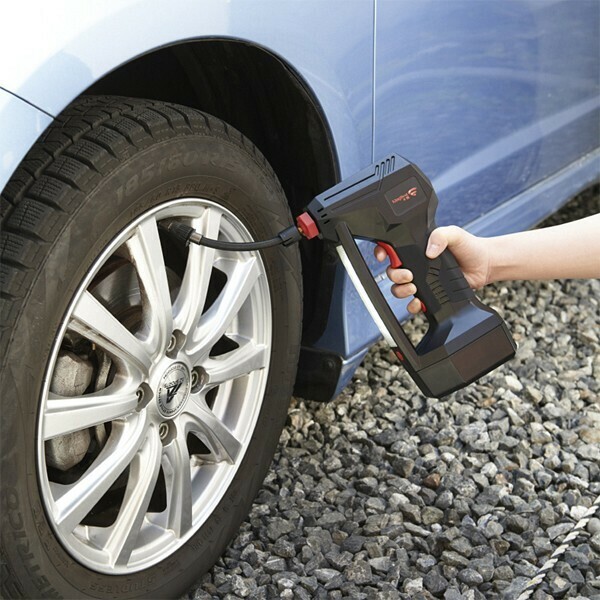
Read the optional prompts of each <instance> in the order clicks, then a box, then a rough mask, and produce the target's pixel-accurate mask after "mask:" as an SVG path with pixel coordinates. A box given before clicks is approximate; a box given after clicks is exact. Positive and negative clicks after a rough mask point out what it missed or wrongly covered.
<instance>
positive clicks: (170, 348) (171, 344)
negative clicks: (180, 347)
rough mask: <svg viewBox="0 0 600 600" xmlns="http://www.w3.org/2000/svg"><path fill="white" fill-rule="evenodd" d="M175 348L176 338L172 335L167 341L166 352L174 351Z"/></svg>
mask: <svg viewBox="0 0 600 600" xmlns="http://www.w3.org/2000/svg"><path fill="white" fill-rule="evenodd" d="M176 346H177V338H176V337H175V335H172V336H171V339H170V340H169V345H168V346H167V352H173V350H175V347H176Z"/></svg>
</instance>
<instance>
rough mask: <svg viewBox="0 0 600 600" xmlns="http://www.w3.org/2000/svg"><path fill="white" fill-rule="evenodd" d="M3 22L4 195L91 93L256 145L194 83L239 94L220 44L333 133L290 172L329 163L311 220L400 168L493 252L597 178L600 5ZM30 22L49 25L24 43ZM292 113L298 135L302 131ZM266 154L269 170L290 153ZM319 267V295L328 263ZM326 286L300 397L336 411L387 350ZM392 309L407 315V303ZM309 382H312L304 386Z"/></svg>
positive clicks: (219, 5) (67, 14)
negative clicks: (417, 172) (330, 189)
mask: <svg viewBox="0 0 600 600" xmlns="http://www.w3.org/2000/svg"><path fill="white" fill-rule="evenodd" d="M3 12H4V13H5V18H4V19H3V27H2V29H3V30H2V36H1V42H0V43H1V44H2V55H3V56H9V55H11V54H12V53H15V52H16V54H17V56H18V60H10V61H4V62H3V65H2V68H0V94H1V95H0V99H1V100H0V127H1V128H2V135H1V136H0V139H1V140H2V142H1V143H2V147H1V148H0V155H1V156H2V161H1V169H2V170H1V171H0V188H2V187H3V186H4V184H5V183H6V182H7V180H8V178H9V177H10V175H11V173H12V172H13V170H14V169H15V168H16V166H17V165H18V163H19V161H20V159H21V158H22V157H23V156H24V155H25V153H26V152H27V150H28V149H29V147H30V146H31V145H32V144H33V142H34V141H35V139H36V138H37V137H38V136H39V134H40V133H41V132H42V131H43V130H44V128H45V127H46V126H47V125H48V124H49V123H50V122H51V121H52V118H53V117H54V116H56V115H57V114H58V113H60V111H61V110H62V109H63V108H64V107H65V106H66V105H67V104H68V103H69V102H71V101H72V100H73V99H74V98H76V97H77V96H78V95H80V94H82V93H83V92H85V91H86V90H88V91H89V90H90V89H91V90H94V91H96V90H99V91H110V92H111V93H117V94H120V95H136V93H140V94H143V93H146V92H149V93H151V94H153V95H152V97H158V98H161V99H162V98H166V99H174V100H179V99H180V98H181V97H182V96H185V95H187V98H186V100H187V102H189V103H192V104H193V105H195V106H199V107H200V108H206V109H207V110H208V112H212V113H213V114H214V113H217V116H220V114H219V113H223V116H224V117H226V118H229V120H230V122H233V124H234V125H236V126H237V127H238V128H239V129H241V131H242V132H245V130H247V129H252V126H249V125H248V124H247V123H245V122H244V119H246V120H247V119H248V118H252V117H241V116H239V115H238V116H237V118H235V117H234V118H232V115H231V111H232V110H237V108H238V107H237V106H236V107H229V108H226V107H221V108H219V107H218V106H215V105H214V104H215V101H214V99H211V98H209V97H208V96H210V94H208V93H205V94H203V92H202V91H201V90H199V89H198V85H199V84H198V83H197V82H196V83H195V82H194V80H193V78H194V74H196V75H197V76H198V79H199V80H201V79H202V77H207V76H208V77H212V78H213V83H214V85H215V87H217V86H218V85H225V84H221V83H219V82H218V81H217V80H218V78H219V77H222V76H223V73H222V72H219V73H217V72H216V71H215V72H213V71H210V73H209V72H208V71H207V72H205V73H201V71H202V68H203V67H202V54H203V53H204V52H203V50H204V48H203V45H211V49H210V51H208V52H206V59H207V60H208V61H218V60H223V57H221V56H219V50H218V46H219V44H221V47H223V45H224V44H225V45H229V47H228V49H227V51H228V52H229V54H227V53H226V56H225V57H224V60H225V61H227V60H228V61H229V62H230V65H226V64H222V65H221V68H222V69H227V68H230V69H235V68H238V69H245V68H246V63H247V62H248V61H252V60H253V58H254V57H253V56H248V57H244V58H243V59H242V58H239V57H238V56H235V55H236V52H237V51H238V50H239V49H241V48H242V47H243V48H246V49H247V48H248V47H250V48H252V51H253V52H255V53H256V54H257V56H258V55H260V57H261V59H263V60H264V61H265V62H272V61H276V62H277V64H278V65H279V66H280V68H279V70H278V71H273V70H272V69H274V67H273V66H272V65H270V64H269V66H266V65H265V64H259V63H258V61H257V62H256V67H255V68H256V72H255V73H254V76H255V77H256V78H258V79H260V78H261V77H264V78H265V79H268V78H270V77H278V78H284V77H287V78H289V80H290V81H291V82H292V83H291V84H292V85H294V86H302V88H303V93H304V94H305V95H306V98H305V99H304V102H306V103H309V102H310V103H311V104H312V110H313V112H314V118H315V119H318V120H320V121H321V122H320V129H321V132H320V136H321V137H322V138H323V139H321V140H319V143H321V144H327V145H328V146H329V147H328V148H327V149H325V148H320V149H319V150H316V149H314V148H302V149H301V150H297V151H296V155H293V153H292V152H289V151H288V155H289V156H288V157H287V160H288V161H291V160H302V158H303V157H302V155H301V152H302V151H306V152H311V153H312V154H313V155H314V154H315V153H316V152H319V154H318V155H316V156H315V158H314V159H313V160H314V161H315V162H318V161H323V162H324V163H327V164H323V165H321V171H322V173H321V174H320V176H318V177H314V176H313V181H312V182H310V183H311V185H312V187H311V186H309V185H307V186H306V187H307V189H306V190H303V191H302V192H303V193H302V192H296V193H295V194H294V196H296V197H295V198H294V199H293V209H294V210H296V211H297V210H299V209H300V208H301V205H302V204H303V203H306V202H307V201H308V200H310V194H311V193H315V192H320V191H323V187H324V186H326V185H330V184H333V183H335V182H336V180H339V179H341V178H344V177H346V176H349V175H351V174H353V173H354V172H356V171H358V170H360V169H361V168H363V167H365V166H366V165H368V164H370V163H372V162H374V161H375V160H377V158H379V157H382V156H385V155H386V154H388V153H390V152H398V153H399V154H401V155H403V156H405V157H407V158H408V159H409V160H411V161H413V162H415V163H416V164H418V165H419V166H420V167H421V168H422V170H423V171H424V172H425V173H426V174H427V175H428V176H429V177H430V179H432V181H433V183H434V186H435V188H436V190H437V193H438V196H439V198H440V201H441V202H440V208H439V212H438V223H439V224H449V223H455V224H459V225H462V226H466V227H467V228H468V229H470V230H471V231H473V232H475V233H479V234H483V235H489V234H495V233H502V232H509V231H515V230H519V229H524V228H528V227H531V226H532V225H534V224H536V223H537V222H539V221H540V220H541V219H542V218H543V217H545V216H546V215H548V214H549V213H551V212H553V211H554V210H556V209H557V208H558V207H559V206H560V205H561V204H562V203H564V202H565V201H566V200H567V199H568V198H570V197H571V196H572V195H573V194H574V193H576V192H577V191H579V190H580V189H583V188H585V187H586V186H588V185H589V184H590V183H591V182H592V181H593V180H594V179H595V178H596V177H597V175H598V147H597V146H598V139H599V133H598V111H599V102H600V100H599V95H598V86H599V83H598V52H597V39H598V20H599V14H598V4H597V3H596V2H594V1H593V0H591V1H590V2H584V1H580V2H577V3H575V4H574V3H569V2H545V3H540V2H536V1H535V0H533V1H527V0H522V1H518V2H499V3H494V4H493V5H490V4H488V3H483V2H477V3H473V2H469V1H465V2H453V3H451V4H449V3H442V2H436V1H433V2H414V3H413V2H398V1H395V0H378V1H377V2H373V1H372V0H364V1H358V2H349V3H342V2H325V3H324V2H320V1H317V0H314V1H306V2H302V3H285V2H283V3H281V2H270V1H259V2H252V3H246V2H239V3H238V2H233V3H226V2H221V1H219V0H216V1H208V2H202V3H197V2H192V1H190V2H185V1H184V2H179V3H177V7H176V8H175V7H169V9H166V8H165V4H164V3H163V2H153V1H149V0H144V1H141V2H106V3H102V5H98V6H95V7H94V8H93V9H91V8H90V7H89V6H87V5H81V4H78V3H76V2H62V3H59V4H58V5H56V4H53V5H49V6H38V5H34V6H32V7H30V6H29V5H28V4H27V3H22V4H19V5H18V6H14V7H11V8H9V9H7V8H5V9H4V11H3ZM28 12H34V13H35V18H34V19H32V20H31V21H30V22H29V23H28V25H27V27H26V28H25V30H23V27H22V26H21V25H20V24H21V23H24V22H26V20H27V16H26V15H27V13H28ZM157 15H159V17H157ZM316 15H319V17H318V18H315V16H316ZM282 24H286V26H282ZM290 25H292V26H290ZM108 31H110V32H111V33H110V38H107V35H106V32H108ZM132 31H137V32H138V34H136V35H132ZM565 32H568V34H567V36H568V39H569V43H568V44H565V42H564V39H565ZM205 48H206V49H208V46H205ZM20 49H24V50H23V51H21V50H20ZM267 57H268V59H267ZM174 65H176V66H177V68H178V70H179V72H177V73H174V71H175V70H176V69H175V66H174ZM161 68H162V69H163V71H162V72H161ZM204 68H206V67H204ZM261 70H262V72H261ZM149 71H152V72H149ZM169 77H171V78H172V79H171V80H169ZM151 80H153V81H151ZM271 84H272V82H268V81H264V82H263V85H271ZM177 85H180V86H181V88H182V89H179V90H178V89H176V88H177ZM236 85H239V82H238V83H237V84H236ZM136 87H137V90H136ZM183 88H185V90H184V89H183ZM261 94H263V95H264V94H266V95H268V96H270V98H269V101H270V102H273V103H275V102H281V101H283V102H285V98H284V97H283V95H282V92H281V90H277V89H276V87H274V88H273V89H272V90H262V91H261V92H259V91H256V90H254V91H253V95H254V96H255V98H254V99H253V102H255V105H254V106H252V108H251V109H250V108H247V109H246V112H247V111H250V110H254V111H256V114H255V115H254V116H255V118H256V119H265V123H263V124H262V126H263V127H264V126H267V127H268V126H269V124H268V123H267V122H266V119H267V118H269V111H270V112H271V113H272V111H273V109H267V108H264V107H261V106H260V105H256V102H258V99H260V97H261V96H260V95H261ZM271 94H273V95H272V96H271ZM278 94H279V97H278ZM190 99H191V100H190ZM263 99H264V98H263ZM184 103H185V101H184ZM217 104H218V103H217ZM294 108H295V109H296V110H302V109H303V107H302V105H300V104H299V105H298V106H296V107H294ZM294 108H291V110H289V112H288V114H287V115H286V118H288V119H290V120H293V119H294V118H295V115H294ZM255 127H256V126H254V128H255ZM252 133H253V131H249V135H250V137H251V139H252V137H253V136H252ZM283 135H287V132H285V133H284V134H283ZM325 138H326V139H325ZM257 143H258V142H257ZM288 143H292V144H293V143H294V140H293V139H291V141H290V139H289V138H288V139H287V140H286V139H280V140H277V141H276V142H273V141H271V142H268V141H265V146H267V145H269V144H270V145H271V146H272V147H273V148H274V147H276V146H277V147H279V148H278V149H279V150H281V151H282V152H283V153H284V154H285V153H286V150H285V146H286V145H287V144H288ZM259 146H260V144H259ZM268 150H269V148H267V150H266V151H265V150H264V149H263V152H265V154H266V155H267V158H270V156H271V155H273V153H274V152H275V150H274V149H271V150H270V151H268ZM321 153H322V154H321ZM283 168H284V167H282V169H283ZM285 168H287V169H289V168H294V167H290V166H289V165H288V166H287V167H285ZM277 170H278V169H277V167H276V171H277ZM280 177H281V178H282V180H284V181H285V176H282V175H280ZM288 177H291V176H288ZM284 187H286V186H285V183H284ZM298 196H299V197H298ZM325 254H326V253H325ZM367 254H368V252H367ZM318 260H320V261H321V263H322V264H321V265H313V264H311V266H310V271H311V273H310V277H311V278H313V277H314V273H315V272H317V271H320V270H321V269H322V268H323V263H326V262H327V259H323V256H321V257H319V259H318ZM331 260H333V259H331V258H329V261H331ZM373 268H374V270H375V271H378V273H380V272H381V268H377V267H376V266H375V265H373ZM325 270H326V271H327V273H326V275H325V276H324V280H322V281H321V283H320V284H319V286H320V287H321V288H322V289H314V287H313V286H310V285H309V286H306V287H307V293H309V294H310V295H311V297H312V298H311V299H310V300H309V301H308V304H309V305H313V306H314V307H315V308H314V310H313V314H312V315H311V316H310V317H309V322H308V323H306V324H305V344H304V351H303V354H302V358H301V368H300V371H299V383H298V391H299V392H300V393H302V394H303V395H305V396H307V397H312V398H316V399H322V400H324V399H329V398H331V397H334V396H335V395H337V393H339V391H340V390H341V389H342V387H343V386H344V385H345V384H346V383H347V381H348V379H349V377H350V376H351V374H352V372H353V371H354V369H355V368H356V366H358V364H359V363H360V361H361V360H362V357H363V356H364V354H365V352H366V350H367V349H368V347H369V346H370V345H372V343H373V342H374V341H375V340H376V339H377V338H378V336H379V332H378V331H377V329H376V327H375V326H374V324H373V323H372V321H371V319H370V317H368V316H367V313H366V312H365V311H364V309H363V307H362V304H361V302H360V300H359V299H358V296H357V295H356V294H355V292H354V290H353V288H352V285H351V284H349V282H348V279H347V276H346V275H345V273H344V272H343V270H342V269H341V267H340V266H339V264H336V266H335V268H333V269H329V268H325ZM378 273H377V274H378ZM381 285H382V289H383V290H384V291H386V290H387V288H388V287H389V286H386V285H385V284H384V283H383V282H382V283H381ZM386 295H387V298H388V300H389V301H390V302H391V303H394V305H395V306H396V310H397V311H398V314H399V315H405V314H406V313H405V312H403V311H404V308H403V304H402V303H399V302H397V303H396V302H395V301H394V299H393V298H392V297H391V295H390V294H389V292H387V291H386ZM332 365H333V367H332ZM302 367H303V368H302ZM307 372H310V373H311V375H310V378H308V379H303V374H304V373H307ZM319 382H320V383H319Z"/></svg>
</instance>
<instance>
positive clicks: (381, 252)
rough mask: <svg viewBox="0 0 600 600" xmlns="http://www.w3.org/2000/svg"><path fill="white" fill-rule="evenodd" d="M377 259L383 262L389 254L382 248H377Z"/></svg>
mask: <svg viewBox="0 0 600 600" xmlns="http://www.w3.org/2000/svg"><path fill="white" fill-rule="evenodd" d="M374 252H375V258H376V259H377V260H378V261H379V262H383V261H384V260H385V258H386V256H387V252H386V251H385V250H384V249H383V248H382V247H381V246H375V250H374Z"/></svg>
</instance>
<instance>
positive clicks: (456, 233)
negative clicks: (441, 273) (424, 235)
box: [425, 225, 463, 258]
mask: <svg viewBox="0 0 600 600" xmlns="http://www.w3.org/2000/svg"><path fill="white" fill-rule="evenodd" d="M462 233H463V230H462V229H461V228H460V227H456V226H455V225H450V226H448V227H438V228H437V229H434V230H433V231H432V232H431V235H430V236H429V241H428V242H427V250H425V255H426V256H427V258H437V257H438V256H439V255H440V254H441V253H442V252H443V251H444V250H445V249H446V248H447V247H448V246H454V245H456V244H457V243H459V241H460V238H461V235H462Z"/></svg>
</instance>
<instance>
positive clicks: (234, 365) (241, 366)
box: [203, 340, 268, 388]
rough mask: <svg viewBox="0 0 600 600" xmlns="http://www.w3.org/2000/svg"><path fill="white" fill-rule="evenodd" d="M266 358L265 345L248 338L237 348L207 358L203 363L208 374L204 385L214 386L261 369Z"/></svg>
mask: <svg viewBox="0 0 600 600" xmlns="http://www.w3.org/2000/svg"><path fill="white" fill-rule="evenodd" d="M267 359H268V352H267V346H266V345H265V344H256V343H254V342H253V341H252V340H248V341H246V342H244V343H243V344H242V345H241V346H240V347H239V348H236V349H235V350H232V351H231V352H228V353H227V354H225V355H223V356H220V357H219V358H209V359H207V360H206V361H205V362H204V363H203V366H204V368H205V370H206V373H207V375H208V381H207V384H206V386H207V387H208V388H211V387H215V386H217V385H221V384H222V383H224V382H225V381H229V380H231V379H237V378H238V377H241V376H242V375H247V374H248V373H251V372H252V371H256V370H258V369H263V368H264V367H266V365H267Z"/></svg>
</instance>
